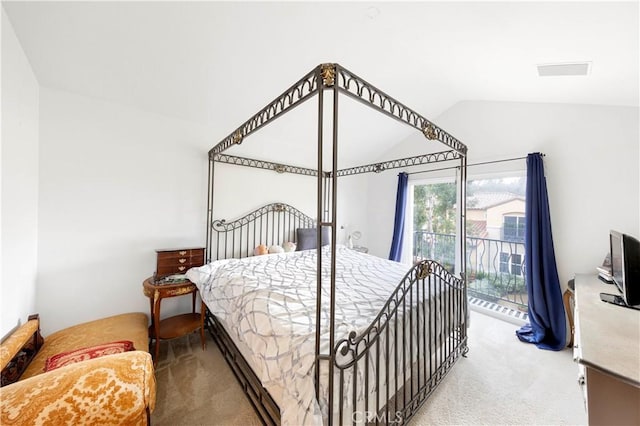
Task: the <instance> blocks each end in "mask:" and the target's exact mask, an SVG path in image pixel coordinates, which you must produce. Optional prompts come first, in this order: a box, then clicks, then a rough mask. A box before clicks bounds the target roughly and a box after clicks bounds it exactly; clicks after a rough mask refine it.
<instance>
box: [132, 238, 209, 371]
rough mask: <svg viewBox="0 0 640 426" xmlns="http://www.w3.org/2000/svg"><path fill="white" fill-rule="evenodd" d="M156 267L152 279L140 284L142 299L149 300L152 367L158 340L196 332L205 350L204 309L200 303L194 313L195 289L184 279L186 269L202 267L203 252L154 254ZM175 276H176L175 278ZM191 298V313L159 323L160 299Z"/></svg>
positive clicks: (155, 358) (156, 359)
mask: <svg viewBox="0 0 640 426" xmlns="http://www.w3.org/2000/svg"><path fill="white" fill-rule="evenodd" d="M156 252H157V265H156V273H155V274H154V276H152V277H149V278H147V279H146V280H145V281H144V282H143V284H142V288H143V292H144V295H145V296H147V297H148V298H149V305H150V310H151V326H149V338H150V339H151V340H153V341H155V348H154V357H153V358H154V364H155V363H157V362H158V354H159V350H160V340H162V339H174V338H177V337H181V336H184V335H185V334H189V333H193V332H195V331H196V330H198V329H200V340H201V342H202V349H203V350H204V349H205V348H206V341H205V335H204V318H205V313H206V305H205V304H204V302H201V303H200V312H196V296H197V294H198V288H197V287H196V285H195V284H193V283H192V282H191V281H189V280H188V279H187V278H186V277H184V275H182V274H184V273H186V271H187V270H188V269H189V268H192V267H195V266H201V265H203V264H204V248H179V249H163V250H156ZM176 274H177V275H176ZM188 294H191V295H192V302H191V312H190V313H184V314H179V315H174V316H171V317H169V318H164V319H162V320H161V319H160V306H161V303H162V299H165V298H169V297H177V296H185V295H188Z"/></svg>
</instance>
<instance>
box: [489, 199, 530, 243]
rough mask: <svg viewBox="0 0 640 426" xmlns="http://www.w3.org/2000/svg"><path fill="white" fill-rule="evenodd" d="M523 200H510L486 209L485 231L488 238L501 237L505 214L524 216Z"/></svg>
mask: <svg viewBox="0 0 640 426" xmlns="http://www.w3.org/2000/svg"><path fill="white" fill-rule="evenodd" d="M524 209H525V203H524V201H523V200H512V201H509V202H506V203H504V204H500V205H497V206H493V207H490V208H488V209H487V232H488V233H489V238H494V239H497V240H499V239H501V233H502V228H503V226H504V217H505V216H517V217H524Z"/></svg>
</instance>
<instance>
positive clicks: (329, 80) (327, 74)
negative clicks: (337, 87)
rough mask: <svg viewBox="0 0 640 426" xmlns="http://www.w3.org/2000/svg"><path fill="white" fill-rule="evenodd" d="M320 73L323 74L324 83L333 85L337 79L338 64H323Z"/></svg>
mask: <svg viewBox="0 0 640 426" xmlns="http://www.w3.org/2000/svg"><path fill="white" fill-rule="evenodd" d="M320 75H321V76H322V83H323V84H324V85H325V86H327V87H329V86H333V84H334V83H335V79H336V64H322V66H321V67H320Z"/></svg>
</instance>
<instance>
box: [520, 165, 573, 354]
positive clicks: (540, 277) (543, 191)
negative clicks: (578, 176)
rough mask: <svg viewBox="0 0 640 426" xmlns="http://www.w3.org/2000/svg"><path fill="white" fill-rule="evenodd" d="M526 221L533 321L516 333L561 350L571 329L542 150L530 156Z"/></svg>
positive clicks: (549, 347)
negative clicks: (563, 292) (561, 288)
mask: <svg viewBox="0 0 640 426" xmlns="http://www.w3.org/2000/svg"><path fill="white" fill-rule="evenodd" d="M525 223H526V225H525V242H524V245H525V255H524V256H525V265H526V270H525V272H526V278H527V293H528V296H529V324H526V325H525V326H523V327H522V328H520V329H519V330H517V331H516V335H517V336H518V339H520V340H521V341H523V342H528V343H535V344H536V346H537V347H538V348H540V349H550V350H554V351H559V350H561V349H563V348H564V347H565V344H566V342H565V339H566V337H567V336H566V334H567V330H566V323H565V316H564V315H565V312H564V305H563V303H562V291H561V290H560V280H559V279H558V269H557V267H556V256H555V252H554V250H553V239H552V238H551V218H550V215H549V198H548V196H547V183H546V180H545V177H544V164H543V162H542V154H540V153H534V154H529V155H528V156H527V198H526V206H525Z"/></svg>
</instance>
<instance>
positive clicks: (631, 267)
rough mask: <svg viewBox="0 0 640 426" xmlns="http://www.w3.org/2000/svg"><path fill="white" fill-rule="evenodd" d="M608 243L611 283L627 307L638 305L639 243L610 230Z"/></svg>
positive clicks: (629, 236) (639, 282) (639, 275)
mask: <svg viewBox="0 0 640 426" xmlns="http://www.w3.org/2000/svg"><path fill="white" fill-rule="evenodd" d="M609 242H610V245H611V275H612V276H613V282H614V283H615V285H616V287H618V290H619V291H620V293H621V294H622V298H623V299H624V302H625V303H626V304H627V305H628V306H635V305H640V241H638V240H637V239H635V238H633V237H632V236H631V235H627V234H623V233H621V232H618V231H613V230H612V231H610V232H609Z"/></svg>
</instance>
